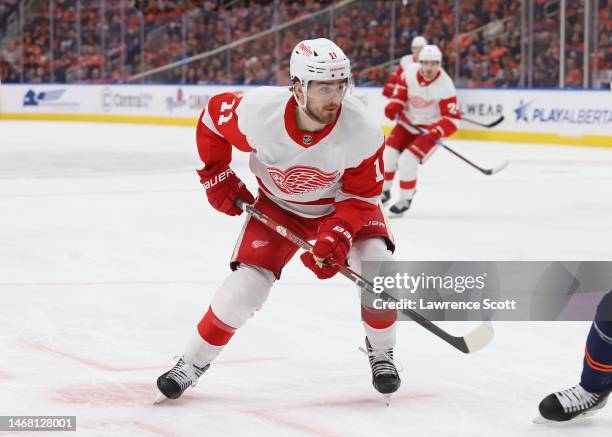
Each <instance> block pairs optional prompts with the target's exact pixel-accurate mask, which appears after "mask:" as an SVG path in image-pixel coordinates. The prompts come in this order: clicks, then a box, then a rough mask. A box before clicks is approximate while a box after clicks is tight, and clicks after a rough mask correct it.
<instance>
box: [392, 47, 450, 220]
mask: <svg viewBox="0 0 612 437" xmlns="http://www.w3.org/2000/svg"><path fill="white" fill-rule="evenodd" d="M441 63H442V53H441V52H440V49H439V48H438V47H437V46H435V45H426V46H424V47H423V48H422V49H421V51H420V52H419V63H418V64H414V63H407V62H405V63H404V64H403V65H402V74H401V77H400V78H399V79H398V81H397V83H396V85H395V90H394V92H393V95H392V96H391V99H390V101H389V103H387V106H386V107H385V115H386V116H387V117H388V118H389V119H391V120H397V123H396V125H395V127H394V128H393V130H392V131H391V134H390V135H389V138H387V147H386V148H385V154H384V158H385V183H384V187H383V196H382V199H383V203H386V202H387V201H388V200H389V199H390V197H391V191H390V190H391V185H392V183H393V178H394V176H395V171H396V170H397V169H398V164H399V173H400V199H399V201H397V202H396V203H395V204H394V205H392V206H391V208H389V212H390V213H391V214H392V215H395V216H400V215H402V214H403V213H404V212H406V211H407V210H408V209H409V208H410V204H411V203H412V199H413V197H414V194H415V192H416V183H417V171H418V165H419V164H423V163H424V162H425V161H426V160H427V159H428V158H429V157H430V156H431V154H432V153H433V152H434V150H435V149H436V141H437V140H439V139H440V138H442V137H447V136H449V135H452V134H453V133H455V132H456V131H457V129H458V128H459V121H460V119H461V114H460V112H459V106H458V104H457V93H456V91H455V86H454V84H453V81H452V79H451V78H450V77H449V76H448V74H446V72H445V71H444V69H443V68H442V66H441ZM411 125H415V126H418V127H419V128H420V130H421V131H422V133H420V132H419V130H417V129H415V128H414V127H413V126H411Z"/></svg>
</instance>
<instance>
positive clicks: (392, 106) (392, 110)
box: [385, 100, 405, 120]
mask: <svg viewBox="0 0 612 437" xmlns="http://www.w3.org/2000/svg"><path fill="white" fill-rule="evenodd" d="M404 106H405V105H404V104H403V103H400V102H399V101H397V100H392V101H391V102H389V103H387V106H385V116H386V117H387V118H388V119H389V120H395V118H396V117H397V115H398V114H399V113H400V112H402V111H403V110H404Z"/></svg>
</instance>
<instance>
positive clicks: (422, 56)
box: [419, 45, 442, 63]
mask: <svg viewBox="0 0 612 437" xmlns="http://www.w3.org/2000/svg"><path fill="white" fill-rule="evenodd" d="M421 61H437V62H440V63H441V62H442V52H441V51H440V49H439V48H438V46H436V45H426V46H424V47H423V48H422V49H421V51H420V52H419V62H421Z"/></svg>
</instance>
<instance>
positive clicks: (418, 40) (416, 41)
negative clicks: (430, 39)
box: [410, 35, 427, 51]
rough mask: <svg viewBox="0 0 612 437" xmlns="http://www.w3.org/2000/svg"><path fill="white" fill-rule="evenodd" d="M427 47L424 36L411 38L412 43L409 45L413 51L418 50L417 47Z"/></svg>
mask: <svg viewBox="0 0 612 437" xmlns="http://www.w3.org/2000/svg"><path fill="white" fill-rule="evenodd" d="M426 45H427V40H426V39H425V37H424V36H420V35H419V36H415V37H414V38H412V42H411V43H410V47H411V48H412V50H413V51H414V49H418V48H419V47H423V46H426Z"/></svg>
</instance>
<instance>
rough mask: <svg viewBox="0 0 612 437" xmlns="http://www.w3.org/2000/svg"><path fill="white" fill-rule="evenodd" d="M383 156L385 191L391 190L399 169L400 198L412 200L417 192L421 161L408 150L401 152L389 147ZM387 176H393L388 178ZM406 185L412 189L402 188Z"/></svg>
mask: <svg viewBox="0 0 612 437" xmlns="http://www.w3.org/2000/svg"><path fill="white" fill-rule="evenodd" d="M383 156H384V158H383V159H384V161H385V182H384V184H383V190H384V191H388V190H390V189H391V185H392V184H393V177H394V176H395V172H396V171H398V167H399V179H400V196H401V198H402V199H405V200H411V199H412V198H413V196H414V193H415V192H416V188H415V186H416V180H417V173H418V170H419V159H418V158H417V157H416V156H415V155H414V154H413V153H412V152H411V151H410V150H408V149H405V150H404V151H403V152H400V151H399V150H397V149H395V148H393V147H389V146H387V147H385V151H384V155H383ZM387 174H391V175H390V176H388V177H387ZM404 184H409V185H410V186H411V187H412V188H401V187H402V185H404Z"/></svg>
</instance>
